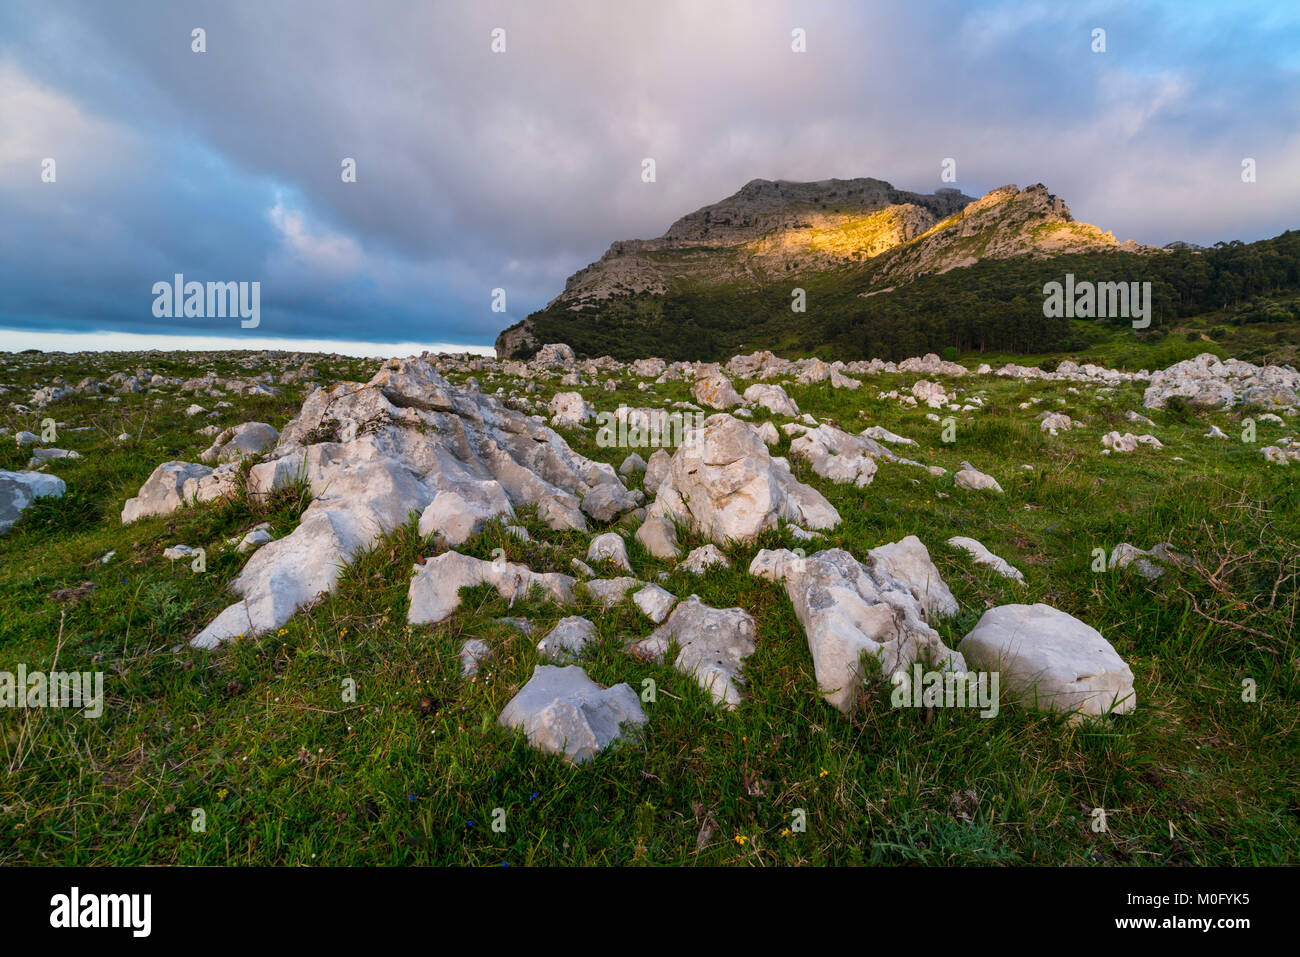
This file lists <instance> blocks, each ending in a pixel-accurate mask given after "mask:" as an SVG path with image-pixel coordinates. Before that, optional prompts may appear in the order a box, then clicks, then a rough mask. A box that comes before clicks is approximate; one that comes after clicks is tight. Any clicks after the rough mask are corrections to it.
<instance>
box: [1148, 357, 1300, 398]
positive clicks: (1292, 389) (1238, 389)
mask: <svg viewBox="0 0 1300 957" xmlns="http://www.w3.org/2000/svg"><path fill="white" fill-rule="evenodd" d="M1150 378H1151V384H1150V386H1148V388H1147V390H1146V392H1145V393H1143V396H1142V404H1143V405H1144V406H1145V407H1146V408H1148V409H1163V408H1164V407H1165V406H1166V405H1167V404H1168V402H1169V400H1170V399H1173V398H1179V399H1182V400H1184V401H1185V402H1187V403H1188V404H1189V405H1193V406H1199V407H1205V408H1208V407H1219V408H1225V409H1226V408H1231V407H1232V406H1235V405H1250V406H1260V407H1263V408H1265V409H1280V408H1288V409H1293V408H1296V407H1298V406H1300V372H1297V371H1296V370H1295V369H1293V368H1291V367H1290V366H1257V365H1252V364H1251V363H1249V362H1243V361H1241V360H1240V359H1220V358H1219V357H1218V356H1215V355H1213V354H1211V353H1208V352H1203V353H1201V354H1200V355H1199V356H1197V357H1196V358H1195V359H1188V360H1186V361H1185V362H1179V363H1176V364H1175V365H1172V366H1170V367H1169V368H1168V369H1163V370H1161V371H1159V372H1156V373H1155V374H1154V375H1152V376H1151V377H1150Z"/></svg>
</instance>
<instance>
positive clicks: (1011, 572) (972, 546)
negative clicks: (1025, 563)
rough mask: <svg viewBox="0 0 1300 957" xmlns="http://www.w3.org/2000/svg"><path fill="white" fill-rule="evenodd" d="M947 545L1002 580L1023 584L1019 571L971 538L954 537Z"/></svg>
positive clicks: (1022, 577)
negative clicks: (964, 553)
mask: <svg viewBox="0 0 1300 957" xmlns="http://www.w3.org/2000/svg"><path fill="white" fill-rule="evenodd" d="M948 544H949V545H951V546H952V547H953V548H960V549H961V550H962V551H965V552H969V553H970V554H971V556H972V557H974V559H975V561H976V562H978V563H979V564H981V565H988V566H989V567H990V568H992V569H993V570H994V571H995V572H997V573H998V574H999V575H1001V576H1002V577H1003V578H1011V579H1014V580H1015V581H1018V582H1021V583H1022V584H1023V583H1024V580H1025V576H1024V575H1023V574H1022V573H1021V572H1020V570H1019V569H1018V568H1016V567H1014V566H1013V565H1011V564H1010V563H1008V562H1007V561H1006V560H1005V559H1002V558H999V557H998V556H997V555H994V554H993V553H992V552H991V551H989V550H988V549H987V548H985V547H984V545H983V544H981V543H980V542H978V541H976V540H975V539H973V538H966V537H964V536H962V535H954V536H953V537H952V538H950V539H948Z"/></svg>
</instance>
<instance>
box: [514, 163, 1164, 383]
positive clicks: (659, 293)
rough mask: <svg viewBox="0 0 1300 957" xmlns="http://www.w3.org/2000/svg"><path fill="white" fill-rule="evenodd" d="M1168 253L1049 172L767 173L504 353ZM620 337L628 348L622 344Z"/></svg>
mask: <svg viewBox="0 0 1300 957" xmlns="http://www.w3.org/2000/svg"><path fill="white" fill-rule="evenodd" d="M1156 251H1157V250H1154V249H1151V248H1150V247H1143V246H1138V245H1137V244H1135V243H1131V242H1129V243H1119V242H1117V241H1116V239H1115V237H1114V236H1113V235H1111V234H1110V233H1108V232H1103V231H1102V230H1100V229H1098V228H1097V227H1096V226H1092V225H1089V224H1087V223H1080V222H1077V221H1076V220H1075V219H1074V217H1073V216H1071V215H1070V210H1069V209H1068V208H1067V207H1066V205H1065V203H1064V202H1062V201H1061V200H1060V199H1059V198H1058V197H1056V196H1054V195H1052V194H1051V193H1049V192H1048V191H1047V188H1046V187H1045V186H1043V185H1042V184H1041V183H1040V184H1036V185H1034V186H1029V187H1026V188H1025V189H1018V188H1017V187H1015V186H1002V187H999V188H998V189H995V190H992V191H990V192H989V193H986V194H985V195H984V196H982V197H980V198H979V199H975V198H973V197H970V196H966V195H965V194H963V193H961V192H959V191H958V190H955V189H940V190H938V191H936V192H935V193H933V194H924V193H913V192H908V191H905V190H899V189H895V188H894V187H893V186H891V185H890V184H889V183H887V182H884V181H883V180H878V179H851V180H839V179H831V180H822V181H819V182H813V183H794V182H788V181H785V180H778V181H775V182H774V181H771V180H762V179H756V180H753V181H751V182H749V183H747V184H746V185H745V186H744V187H743V188H741V189H740V190H739V191H738V192H737V193H735V194H734V195H732V196H729V197H727V198H726V199H724V200H722V201H721V202H718V203H714V204H712V205H710V206H705V207H703V208H702V209H699V210H696V211H695V212H693V213H690V214H688V215H686V216H683V217H682V218H681V219H679V220H677V221H676V222H675V223H673V225H672V226H671V227H669V229H668V231H667V232H666V233H664V235H663V236H661V237H659V238H657V239H647V240H637V239H632V240H622V241H619V242H615V243H614V244H613V245H611V246H610V248H609V250H608V251H607V252H606V253H605V254H604V255H603V256H602V257H601V258H600V259H599V260H598V261H596V262H594V263H592V264H591V265H589V266H587V267H586V268H585V269H581V270H579V271H578V272H576V273H574V274H573V275H572V276H570V277H569V279H568V281H567V282H566V283H565V287H564V291H563V292H561V293H560V295H559V296H557V297H556V298H555V299H553V300H552V301H551V302H550V303H548V304H547V306H546V308H545V309H543V310H540V311H539V312H536V313H534V314H533V315H531V316H529V317H528V318H527V319H525V320H524V321H523V322H521V323H517V324H516V325H514V326H512V327H511V328H509V329H507V330H505V331H503V332H502V333H501V335H500V336H499V337H498V338H497V354H498V355H499V356H502V357H506V356H522V355H527V354H529V353H530V352H531V351H532V350H534V349H536V348H537V346H538V345H539V344H540V341H548V342H549V341H565V342H569V343H570V344H571V345H573V346H574V347H575V348H576V349H578V350H579V351H580V352H590V351H591V350H592V349H597V348H608V347H609V343H608V341H607V340H609V339H610V336H609V335H608V334H601V331H602V330H601V327H602V325H608V326H609V327H610V328H607V329H606V330H604V331H605V333H608V332H609V331H610V329H611V328H614V327H618V328H622V329H623V330H624V331H627V330H628V327H629V326H630V327H631V328H632V329H633V331H634V335H633V337H632V338H633V339H635V340H636V342H637V343H638V344H643V345H644V344H647V338H648V339H649V340H651V341H653V340H655V339H662V338H664V337H665V336H667V337H669V339H670V344H671V341H672V340H674V339H675V341H676V343H677V348H676V350H675V351H676V352H678V353H682V352H683V350H685V352H686V353H694V354H690V355H682V357H683V358H707V357H708V355H707V353H708V352H709V351H710V350H711V349H716V348H718V346H719V344H718V343H717V342H716V341H714V340H716V337H714V336H703V337H697V338H694V339H682V338H680V337H673V336H672V330H673V329H674V328H679V329H680V328H682V327H683V324H684V325H685V326H690V325H699V323H700V322H701V321H703V322H704V323H705V324H706V325H709V324H711V323H712V322H713V321H714V317H711V316H707V315H704V314H703V313H701V312H700V310H703V309H709V308H714V311H715V312H716V308H717V307H718V306H719V305H721V307H722V308H723V309H724V310H725V309H726V306H727V304H731V305H735V304H736V303H739V302H742V301H747V300H754V299H755V297H758V298H759V299H762V300H763V301H764V305H763V306H761V307H760V310H759V311H760V312H762V313H763V314H765V315H769V316H770V315H771V313H772V311H773V309H774V308H777V307H778V306H779V307H783V308H785V309H788V308H789V305H790V302H791V293H792V290H793V289H794V288H795V287H798V288H802V289H805V291H806V292H807V293H808V294H809V295H811V293H812V290H813V289H814V288H816V289H817V290H818V292H819V294H820V296H821V298H820V303H821V304H822V305H825V304H826V301H827V300H826V294H827V293H829V294H830V295H831V297H832V298H833V299H835V300H838V301H842V300H843V299H844V296H845V295H849V296H851V297H857V298H859V299H861V298H865V297H869V296H878V295H881V294H888V293H892V292H894V291H895V290H897V289H899V288H900V287H903V286H906V285H908V284H909V283H912V282H914V281H915V280H917V279H919V278H922V277H926V276H936V275H942V274H944V273H947V272H949V271H950V270H953V269H959V268H964V267H969V266H974V265H976V264H978V263H981V262H984V261H987V260H999V259H1012V258H1015V257H1030V258H1032V259H1046V258H1050V257H1056V256H1062V255H1068V254H1080V253H1099V252H1129V253H1143V254H1145V253H1149V252H1156ZM809 313H810V314H809V315H808V316H807V319H808V321H809V322H811V323H814V324H815V323H817V322H818V321H819V319H825V318H826V316H825V314H824V313H821V314H818V313H814V312H813V307H812V306H810V307H809ZM674 324H675V325H674ZM786 325H789V323H786ZM656 326H658V327H660V328H658V329H655V327H656ZM543 331H545V335H543V336H540V338H539V333H541V332H543ZM771 331H772V332H773V333H776V332H777V330H775V329H774V330H771ZM728 338H731V337H728ZM769 338H780V336H779V335H777V336H775V337H769ZM751 344H753V343H751ZM763 344H765V345H766V344H771V345H779V344H780V343H778V342H776V341H772V342H766V341H765V342H763ZM631 345H632V343H631V342H629V343H628V346H631ZM613 348H614V349H615V351H614V352H611V354H615V355H617V354H618V353H619V352H622V351H625V350H624V349H622V348H620V347H619V346H618V343H617V342H615V343H614V346H613ZM628 354H629V355H630V354H631V351H629V352H628Z"/></svg>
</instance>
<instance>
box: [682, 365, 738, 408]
mask: <svg viewBox="0 0 1300 957" xmlns="http://www.w3.org/2000/svg"><path fill="white" fill-rule="evenodd" d="M691 395H692V396H693V397H694V399H695V401H696V402H698V403H700V404H701V405H707V406H708V407H709V408H711V409H730V408H731V407H732V406H735V405H740V404H741V402H742V401H744V400H742V399H741V397H740V396H739V395H737V394H736V390H735V388H734V387H733V386H732V384H731V380H730V379H728V378H727V377H726V376H725V375H723V374H722V373H721V372H717V371H714V372H709V373H706V374H705V375H703V376H701V377H700V378H698V379H696V380H695V385H693V386H692V387H691Z"/></svg>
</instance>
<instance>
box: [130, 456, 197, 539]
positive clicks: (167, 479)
mask: <svg viewBox="0 0 1300 957" xmlns="http://www.w3.org/2000/svg"><path fill="white" fill-rule="evenodd" d="M211 474H212V469H211V468H209V467H208V466H206V465H197V464H194V463H191V462H164V463H163V464H162V465H160V466H158V467H157V468H156V469H154V470H153V472H152V473H151V474H150V476H149V478H148V479H146V480H145V483H144V484H143V485H141V486H140V491H139V492H138V493H137V494H136V496H135V498H129V499H127V500H126V505H125V507H124V508H123V509H122V523H123V524H126V523H128V522H134V521H136V520H137V519H140V518H144V517H146V516H149V515H167V514H170V513H171V512H174V511H176V509H178V508H180V507H181V506H182V505H183V504H185V499H184V498H183V497H182V493H183V490H184V488H185V484H186V483H187V482H189V481H191V480H197V479H202V478H206V477H207V476H209V475H211Z"/></svg>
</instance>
